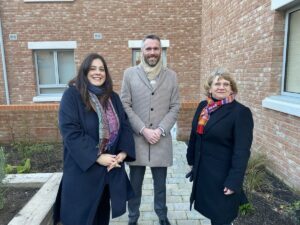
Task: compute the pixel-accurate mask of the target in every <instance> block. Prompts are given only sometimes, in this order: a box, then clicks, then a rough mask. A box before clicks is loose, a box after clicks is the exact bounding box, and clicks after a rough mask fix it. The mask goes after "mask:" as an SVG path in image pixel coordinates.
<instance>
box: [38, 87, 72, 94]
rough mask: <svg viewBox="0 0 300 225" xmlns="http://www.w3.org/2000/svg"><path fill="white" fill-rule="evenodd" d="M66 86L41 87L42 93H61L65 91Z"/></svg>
mask: <svg viewBox="0 0 300 225" xmlns="http://www.w3.org/2000/svg"><path fill="white" fill-rule="evenodd" d="M65 89H66V88H41V89H40V93H41V94H60V93H63V92H64V90H65Z"/></svg>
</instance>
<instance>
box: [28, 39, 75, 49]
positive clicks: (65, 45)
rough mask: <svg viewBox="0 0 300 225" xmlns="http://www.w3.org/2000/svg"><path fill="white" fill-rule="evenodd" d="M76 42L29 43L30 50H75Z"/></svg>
mask: <svg viewBox="0 0 300 225" xmlns="http://www.w3.org/2000/svg"><path fill="white" fill-rule="evenodd" d="M75 48H77V42H76V41H34V42H28V49H75Z"/></svg>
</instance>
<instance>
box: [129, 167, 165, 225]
mask: <svg viewBox="0 0 300 225" xmlns="http://www.w3.org/2000/svg"><path fill="white" fill-rule="evenodd" d="M129 168H130V182H131V185H132V187H133V190H134V192H135V197H134V198H132V199H130V200H129V201H128V212H129V213H128V217H129V222H131V223H132V222H137V221H138V219H139V216H140V205H141V198H142V185H143V180H144V175H145V170H146V167H145V166H129ZM150 169H151V173H152V178H153V186H154V211H155V213H156V215H157V216H158V218H159V219H160V220H164V219H166V218H167V211H168V208H167V205H166V178H167V167H151V168H150Z"/></svg>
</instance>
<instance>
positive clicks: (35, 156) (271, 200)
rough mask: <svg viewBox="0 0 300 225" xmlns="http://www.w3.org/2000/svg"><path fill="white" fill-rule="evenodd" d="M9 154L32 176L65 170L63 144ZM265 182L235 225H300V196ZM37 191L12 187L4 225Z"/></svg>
mask: <svg viewBox="0 0 300 225" xmlns="http://www.w3.org/2000/svg"><path fill="white" fill-rule="evenodd" d="M18 146H19V147H18ZM17 147H18V148H17ZM5 153H6V155H7V159H6V160H7V163H8V164H11V165H23V164H24V160H25V159H27V158H29V159H30V171H29V172H31V173H35V172H39V173H52V172H61V171H62V158H63V156H62V145H61V144H59V143H58V144H57V143H56V144H50V145H49V144H40V145H36V146H35V147H29V148H26V147H25V148H24V146H23V147H22V146H21V147H20V145H14V146H5ZM265 179H266V180H267V181H268V183H269V184H270V185H269V187H268V188H265V189H262V190H261V191H260V192H253V193H251V194H248V197H249V200H250V202H251V203H252V205H253V207H254V211H253V212H250V213H248V214H247V215H244V216H239V217H238V218H237V219H236V221H235V222H234V225H299V224H300V195H299V194H297V193H296V192H294V191H292V190H291V189H290V188H289V187H287V186H286V185H285V184H284V183H282V182H281V181H280V180H279V179H277V178H276V177H274V176H272V175H271V174H267V176H266V178H265ZM36 191H37V189H30V188H24V189H23V188H9V189H8V190H7V192H6V197H5V200H6V204H5V205H4V209H2V210H0V225H6V224H7V221H10V220H11V219H12V217H13V216H14V215H15V214H16V213H17V212H18V211H19V210H20V209H21V208H22V206H23V205H24V204H25V203H26V202H27V201H28V200H29V199H30V198H31V197H32V195H33V194H34V193H35V192H36ZM170 219H171V218H170Z"/></svg>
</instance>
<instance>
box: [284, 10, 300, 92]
mask: <svg viewBox="0 0 300 225" xmlns="http://www.w3.org/2000/svg"><path fill="white" fill-rule="evenodd" d="M299 24H300V10H297V11H294V12H293V13H291V14H290V20H289V37H288V49H287V56H286V74H285V81H286V82H285V91H287V92H294V93H300V72H299V71H300V26H299Z"/></svg>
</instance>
